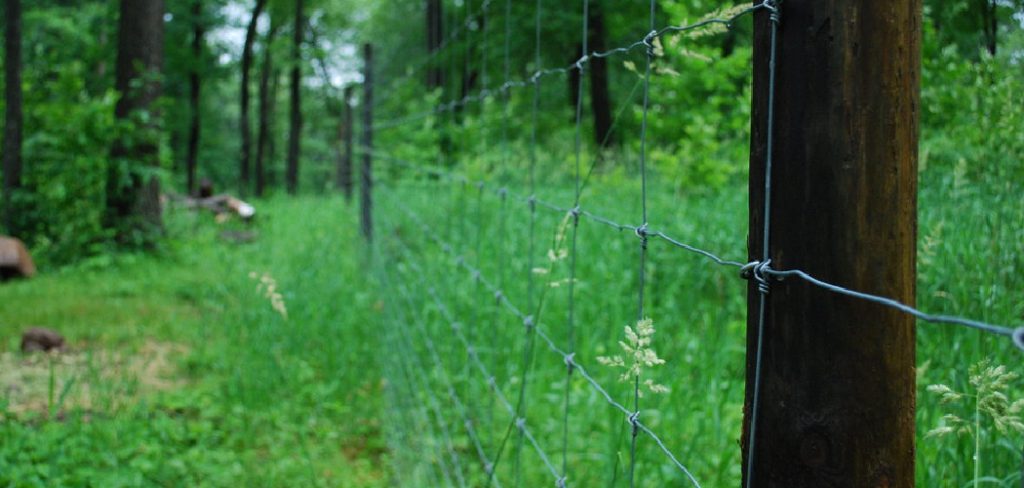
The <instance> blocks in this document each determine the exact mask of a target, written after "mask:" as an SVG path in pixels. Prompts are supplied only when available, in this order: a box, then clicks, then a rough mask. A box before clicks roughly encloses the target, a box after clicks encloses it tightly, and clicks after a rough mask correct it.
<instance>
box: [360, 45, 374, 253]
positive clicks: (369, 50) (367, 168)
mask: <svg viewBox="0 0 1024 488" xmlns="http://www.w3.org/2000/svg"><path fill="white" fill-rule="evenodd" d="M363 61H364V63H365V66H364V67H363V70H364V72H363V144H362V145H363V148H362V151H363V167H362V171H361V175H360V176H361V180H360V181H361V183H362V184H361V185H360V196H361V197H362V198H361V199H360V203H361V205H360V207H361V213H360V215H361V219H360V224H361V228H362V230H363V237H365V238H366V240H367V241H372V240H373V215H372V211H373V198H372V197H373V195H372V192H373V173H372V172H371V171H372V163H373V44H364V45H363Z"/></svg>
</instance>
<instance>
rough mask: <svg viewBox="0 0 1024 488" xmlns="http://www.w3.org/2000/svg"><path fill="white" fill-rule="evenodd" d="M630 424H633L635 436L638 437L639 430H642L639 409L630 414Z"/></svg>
mask: <svg viewBox="0 0 1024 488" xmlns="http://www.w3.org/2000/svg"><path fill="white" fill-rule="evenodd" d="M629 425H631V426H633V437H636V434H637V432H639V430H640V411H639V410H637V411H636V412H633V413H631V414H629Z"/></svg>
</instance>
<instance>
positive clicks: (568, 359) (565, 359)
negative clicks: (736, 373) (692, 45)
mask: <svg viewBox="0 0 1024 488" xmlns="http://www.w3.org/2000/svg"><path fill="white" fill-rule="evenodd" d="M393 204H394V205H395V206H397V207H398V208H399V209H400V210H401V211H402V213H403V214H405V216H406V217H407V218H408V219H409V220H411V221H412V222H413V223H414V224H415V225H417V226H418V227H419V228H420V230H421V232H422V233H423V235H425V236H426V237H427V238H428V239H430V240H431V241H433V242H434V243H435V244H437V245H438V246H439V247H440V248H441V250H442V251H444V253H445V254H447V255H449V256H450V257H451V259H452V262H453V264H454V265H455V267H456V268H461V269H462V270H463V271H464V272H466V273H467V278H468V280H467V282H468V283H473V282H477V283H481V284H483V285H484V287H485V288H486V289H487V290H488V292H489V293H491V294H492V295H493V296H494V297H495V299H496V300H497V301H499V302H500V303H501V304H502V305H504V306H505V308H506V309H507V310H508V311H509V312H510V313H511V314H512V315H513V316H514V317H515V318H517V319H518V320H519V321H520V322H521V323H522V324H523V326H524V327H527V328H530V329H532V330H533V332H534V333H535V334H537V337H540V338H541V340H543V341H544V343H545V344H546V345H547V346H548V349H550V350H551V352H553V353H555V354H557V355H558V356H560V358H561V360H562V363H563V364H564V365H565V366H566V367H567V368H573V369H574V371H576V372H578V373H579V374H580V376H581V377H583V378H584V379H585V380H586V381H587V383H588V384H590V386H591V387H593V388H594V390H595V391H596V392H597V393H599V394H600V395H601V396H602V397H603V398H604V399H605V400H606V401H607V402H608V404H609V405H611V406H612V407H614V408H616V409H617V410H619V411H620V412H622V413H623V414H624V415H625V416H626V421H627V422H628V423H629V424H630V425H632V426H633V427H634V428H636V429H638V430H639V431H640V432H643V433H645V434H647V435H648V436H650V437H651V438H652V439H653V440H654V441H655V443H656V444H657V445H658V447H659V448H660V450H661V451H662V452H663V453H664V454H665V455H666V456H667V457H668V458H669V460H670V461H672V464H673V465H674V466H675V467H676V468H677V469H679V471H680V472H682V473H683V474H684V475H685V476H686V477H687V478H688V479H689V480H690V481H691V483H692V484H693V485H694V486H696V487H698V488H699V487H700V486H701V485H700V483H698V482H697V480H696V479H695V478H694V477H693V475H692V474H691V473H690V470H689V469H687V468H686V466H685V465H683V463H682V462H680V461H679V459H678V458H677V457H676V456H675V454H674V453H672V451H671V450H670V449H669V448H668V446H666V445H665V443H664V441H662V440H661V438H660V437H659V436H658V435H657V434H656V433H655V432H654V431H653V430H651V429H650V427H648V426H647V425H645V424H644V423H643V422H642V421H641V420H640V419H639V416H638V415H637V412H635V411H633V410H630V409H628V408H626V407H625V406H623V405H622V403H620V402H618V401H616V400H615V399H614V398H612V396H611V394H610V393H608V390H607V389H606V388H604V387H603V386H601V384H599V383H598V382H597V380H595V379H594V378H593V377H592V376H591V375H590V374H589V373H588V372H587V369H586V368H585V367H584V366H583V365H582V364H580V363H579V361H577V360H576V358H575V355H574V354H570V353H567V352H565V351H564V350H562V349H561V348H559V347H558V345H557V344H556V343H555V341H554V340H552V339H551V337H550V336H549V335H548V334H547V333H546V332H545V331H544V325H543V324H542V323H541V322H539V321H537V320H536V319H535V318H534V317H533V316H532V315H528V314H526V313H525V312H523V311H522V310H521V309H520V308H519V307H517V306H516V305H515V304H514V303H513V302H512V301H511V300H510V299H509V298H508V296H507V295H506V294H505V293H504V292H503V291H502V290H500V289H498V287H497V286H495V284H494V283H493V282H492V281H490V280H488V279H487V277H486V276H484V274H483V273H482V272H481V271H480V270H479V269H477V268H475V267H473V266H472V265H470V264H469V263H468V262H467V260H466V258H465V256H464V255H463V254H461V253H459V252H458V251H457V250H456V249H455V247H453V246H452V245H451V244H449V243H448V242H447V241H445V240H444V239H442V238H441V236H439V235H438V234H437V233H436V232H434V230H433V229H432V228H431V227H430V226H429V225H427V224H426V223H424V222H423V221H422V220H421V219H419V218H418V217H417V216H416V213H415V212H413V211H412V210H410V209H409V208H408V207H406V206H405V205H403V204H402V203H401V202H398V201H395V202H393ZM396 241H398V242H400V239H396ZM416 274H417V275H419V276H420V277H422V273H416ZM421 279H422V278H421ZM420 284H421V285H424V286H428V285H427V283H426V282H425V281H421V282H420ZM431 293H432V294H433V292H431ZM446 318H450V317H446ZM467 347H469V344H467ZM471 356H474V357H475V355H474V354H471ZM478 367H479V368H481V371H483V372H484V373H485V374H486V369H484V367H483V365H482V363H478ZM489 378H493V377H490V376H489ZM503 403H506V405H507V406H511V404H510V403H507V400H504V401H503ZM524 433H525V432H524ZM538 450H539V448H538ZM544 458H546V456H542V459H544ZM548 468H549V469H551V470H552V472H556V471H555V470H554V468H553V466H548Z"/></svg>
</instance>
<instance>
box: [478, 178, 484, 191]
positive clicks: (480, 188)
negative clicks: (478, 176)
mask: <svg viewBox="0 0 1024 488" xmlns="http://www.w3.org/2000/svg"><path fill="white" fill-rule="evenodd" d="M476 189H477V190H480V191H484V181H483V180H480V181H477V182H476Z"/></svg>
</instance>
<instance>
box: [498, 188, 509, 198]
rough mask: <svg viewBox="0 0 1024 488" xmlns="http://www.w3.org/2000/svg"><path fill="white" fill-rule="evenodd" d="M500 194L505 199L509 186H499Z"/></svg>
mask: <svg viewBox="0 0 1024 488" xmlns="http://www.w3.org/2000/svg"><path fill="white" fill-rule="evenodd" d="M498 196H499V197H501V199H502V200H504V199H505V197H507V196H508V187H507V186H503V187H501V188H498Z"/></svg>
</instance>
